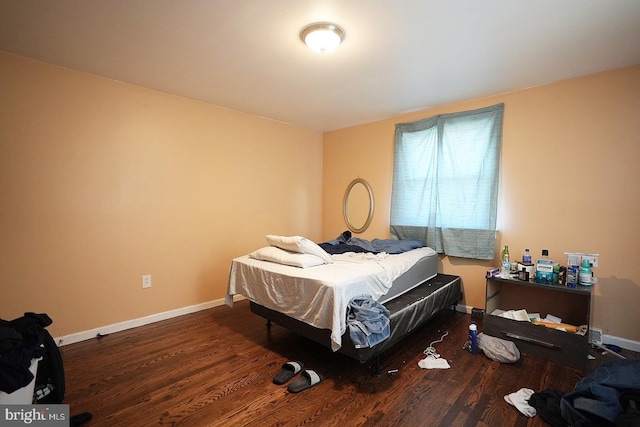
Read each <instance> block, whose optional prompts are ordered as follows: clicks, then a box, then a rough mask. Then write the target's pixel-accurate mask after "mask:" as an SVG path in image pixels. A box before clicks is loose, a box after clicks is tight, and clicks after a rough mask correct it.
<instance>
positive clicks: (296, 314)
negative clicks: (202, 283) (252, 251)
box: [226, 247, 462, 363]
mask: <svg viewBox="0 0 640 427" xmlns="http://www.w3.org/2000/svg"><path fill="white" fill-rule="evenodd" d="M315 250H317V249H315V248H314V251H315ZM437 267H438V256H437V254H436V253H435V251H433V249H431V248H427V247H422V248H415V249H411V250H407V251H405V252H402V253H397V254H387V253H384V252H383V253H377V254H373V253H351V252H348V253H343V254H334V255H331V256H330V262H327V263H322V264H320V265H314V266H310V267H308V268H301V267H299V266H291V265H284V264H281V263H279V262H273V261H265V260H262V259H256V258H255V256H251V255H245V256H241V257H238V258H235V259H234V260H233V261H232V263H231V269H230V274H229V284H228V291H227V299H226V302H227V304H228V305H229V306H233V296H234V295H237V294H240V295H243V296H245V297H246V298H247V299H249V301H250V309H251V311H252V312H253V313H255V314H257V315H260V316H262V317H264V318H265V319H267V320H268V324H270V322H271V321H273V322H275V323H277V324H279V325H281V326H283V327H286V328H288V329H290V330H292V331H294V332H296V333H298V334H300V335H302V336H305V337H307V338H309V339H312V340H314V341H316V342H318V343H321V344H323V345H325V346H327V347H329V348H331V349H332V350H333V351H336V352H340V353H343V354H346V355H348V356H350V357H352V358H354V359H356V360H358V361H360V362H361V363H364V362H367V361H369V360H370V359H372V358H374V357H377V356H379V355H380V354H381V353H382V352H384V351H386V350H387V349H389V348H390V347H392V346H393V345H395V344H396V343H398V342H399V341H400V340H402V339H403V338H404V337H406V336H407V335H408V334H410V333H411V332H413V331H414V330H415V329H417V328H419V327H420V326H422V325H424V324H425V323H426V322H427V321H428V320H429V319H430V318H432V317H433V316H434V315H435V314H436V313H438V312H440V311H441V310H443V309H446V308H450V307H454V306H455V304H456V303H457V302H458V301H459V300H460V298H461V296H462V284H461V280H460V277H458V276H451V275H444V274H438V273H437ZM359 295H370V296H371V297H372V298H373V299H375V300H377V301H378V302H380V303H381V304H383V305H384V307H386V308H387V310H389V324H390V335H389V337H388V338H386V339H385V340H384V341H382V342H380V343H378V344H377V345H375V346H373V347H364V348H359V347H358V346H357V345H355V344H354V343H353V341H352V340H351V337H350V334H349V332H348V329H347V324H346V313H347V306H348V304H349V301H350V300H351V299H352V298H353V297H356V296H359Z"/></svg>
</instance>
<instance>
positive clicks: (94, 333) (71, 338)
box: [54, 295, 244, 347]
mask: <svg viewBox="0 0 640 427" xmlns="http://www.w3.org/2000/svg"><path fill="white" fill-rule="evenodd" d="M242 299H244V297H242V296H241V295H237V296H234V298H233V300H234V301H239V300H242ZM224 303H225V300H224V298H221V299H217V300H213V301H208V302H204V303H202V304H196V305H190V306H188V307H182V308H177V309H175V310H169V311H165V312H163V313H157V314H152V315H149V316H145V317H140V318H137V319H132V320H126V321H124V322H119V323H114V324H111V325H106V326H101V327H99V328H95V329H89V330H87V331H82V332H77V333H75V334H70V335H64V336H61V337H57V338H54V340H55V342H56V343H57V344H58V347H61V346H64V345H69V344H74V343H77V342H80V341H85V340H89V339H92V338H96V337H98V336H99V335H107V334H112V333H115V332H120V331H125V330H127V329H132V328H137V327H138V326H144V325H149V324H151V323H155V322H159V321H161V320H167V319H171V318H173V317H178V316H182V315H185V314H190V313H195V312H198V311H201V310H206V309H209V308H212V307H218V306H221V305H224Z"/></svg>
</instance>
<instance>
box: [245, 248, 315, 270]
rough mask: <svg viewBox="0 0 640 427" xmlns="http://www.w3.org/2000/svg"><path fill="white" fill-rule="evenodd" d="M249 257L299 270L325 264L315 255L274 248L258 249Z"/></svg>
mask: <svg viewBox="0 0 640 427" xmlns="http://www.w3.org/2000/svg"><path fill="white" fill-rule="evenodd" d="M249 256H250V257H251V258H255V259H259V260H262V261H271V262H276V263H278V264H284V265H290V266H292V267H300V268H307V267H315V266H317V265H322V264H324V263H325V262H324V261H323V260H322V258H318V257H317V256H315V255H311V254H303V253H300V252H289V251H285V250H284V249H280V248H277V247H275V246H266V247H264V248H260V249H258V250H257V251H254V252H251V253H250V254H249Z"/></svg>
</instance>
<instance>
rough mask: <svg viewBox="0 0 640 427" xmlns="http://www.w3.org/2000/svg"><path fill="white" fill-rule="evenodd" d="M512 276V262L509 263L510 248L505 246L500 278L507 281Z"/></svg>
mask: <svg viewBox="0 0 640 427" xmlns="http://www.w3.org/2000/svg"><path fill="white" fill-rule="evenodd" d="M510 274H511V262H509V246H507V245H504V250H503V251H502V270H500V276H502V278H504V279H507V278H509V276H510Z"/></svg>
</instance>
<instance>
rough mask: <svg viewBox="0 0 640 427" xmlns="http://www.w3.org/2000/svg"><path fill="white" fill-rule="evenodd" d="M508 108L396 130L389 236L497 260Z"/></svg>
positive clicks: (399, 126)
mask: <svg viewBox="0 0 640 427" xmlns="http://www.w3.org/2000/svg"><path fill="white" fill-rule="evenodd" d="M503 110H504V104H498V105H494V106H491V107H486V108H482V109H479V110H473V111H465V112H460V113H452V114H442V115H439V116H435V117H431V118H428V119H424V120H420V121H417V122H413V123H399V124H397V125H396V137H395V138H396V139H395V153H394V156H395V157H394V170H393V188H392V194H391V236H392V237H394V238H398V239H418V240H421V241H422V242H424V243H425V244H426V245H428V246H430V247H432V248H434V249H435V250H436V252H438V253H445V254H447V255H450V256H457V257H464V258H476V259H493V258H494V241H495V231H496V215H497V205H498V179H499V173H500V144H501V139H502V113H503Z"/></svg>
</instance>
